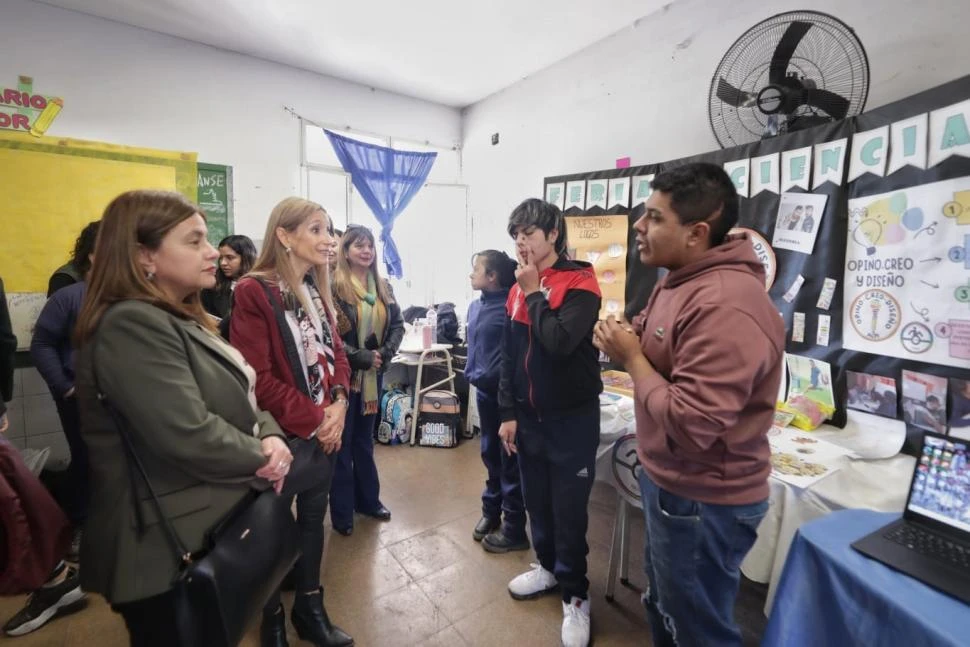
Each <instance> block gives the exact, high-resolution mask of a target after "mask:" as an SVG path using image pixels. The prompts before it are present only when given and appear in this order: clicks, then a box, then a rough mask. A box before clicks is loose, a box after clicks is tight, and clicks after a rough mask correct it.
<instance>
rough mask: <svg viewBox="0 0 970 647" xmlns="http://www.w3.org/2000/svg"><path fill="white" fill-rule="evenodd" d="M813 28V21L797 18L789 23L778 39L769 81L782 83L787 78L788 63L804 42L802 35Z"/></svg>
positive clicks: (772, 58)
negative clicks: (799, 45) (796, 49)
mask: <svg viewBox="0 0 970 647" xmlns="http://www.w3.org/2000/svg"><path fill="white" fill-rule="evenodd" d="M811 28H812V24H811V23H807V22H801V21H798V20H796V21H795V22H793V23H792V24H790V25H788V29H786V30H785V35H784V36H782V37H781V40H780V41H778V47H776V48H775V53H774V55H773V56H772V57H771V66H770V67H769V68H768V82H769V83H774V84H775V85H780V84H781V82H782V81H784V80H785V72H786V71H788V63H789V62H790V61H791V57H792V54H794V53H795V48H796V47H798V44H799V43H800V42H802V37H803V36H805V34H806V33H808V30H809V29H811Z"/></svg>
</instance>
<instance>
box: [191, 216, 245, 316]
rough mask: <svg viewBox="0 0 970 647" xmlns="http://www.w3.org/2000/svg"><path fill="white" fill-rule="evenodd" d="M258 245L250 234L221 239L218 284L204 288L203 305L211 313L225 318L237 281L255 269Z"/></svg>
mask: <svg viewBox="0 0 970 647" xmlns="http://www.w3.org/2000/svg"><path fill="white" fill-rule="evenodd" d="M255 262H256V245H254V244H253V241H252V240H250V239H249V237H248V236H240V235H238V234H237V235H233V236H226V237H225V238H223V239H222V240H221V241H219V270H218V271H217V272H216V286H215V287H214V288H212V289H211V290H202V307H203V308H205V311H206V312H208V313H209V314H210V315H213V316H216V317H218V318H219V319H225V318H226V315H228V314H229V308H230V306H231V305H232V291H233V290H234V289H235V287H236V282H237V281H238V280H239V279H241V278H242V277H243V276H245V275H246V274H248V273H249V270H251V269H253V264H254V263H255Z"/></svg>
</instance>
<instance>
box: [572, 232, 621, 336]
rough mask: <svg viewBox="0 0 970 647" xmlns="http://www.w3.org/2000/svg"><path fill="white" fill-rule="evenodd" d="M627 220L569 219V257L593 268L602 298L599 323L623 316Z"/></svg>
mask: <svg viewBox="0 0 970 647" xmlns="http://www.w3.org/2000/svg"><path fill="white" fill-rule="evenodd" d="M628 222H629V219H628V218H627V217H626V216H576V217H572V218H566V236H567V238H568V240H569V256H570V258H574V259H576V260H577V261H586V262H588V263H591V264H592V265H593V270H594V271H595V272H596V278H597V279H598V281H599V286H600V292H601V293H602V295H603V300H602V305H601V306H600V314H599V318H600V319H605V318H606V317H607V316H609V315H613V316H614V317H616V318H617V319H619V318H620V317H621V316H623V308H624V306H625V305H626V303H625V301H624V296H623V295H624V289H625V286H626V242H627V226H628Z"/></svg>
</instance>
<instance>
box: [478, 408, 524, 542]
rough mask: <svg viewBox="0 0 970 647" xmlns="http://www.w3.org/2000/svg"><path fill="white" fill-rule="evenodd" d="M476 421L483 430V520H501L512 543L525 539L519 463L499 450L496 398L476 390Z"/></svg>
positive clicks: (499, 423)
mask: <svg viewBox="0 0 970 647" xmlns="http://www.w3.org/2000/svg"><path fill="white" fill-rule="evenodd" d="M475 401H476V403H477V404H478V419H479V424H480V425H481V430H482V462H483V463H485V469H486V470H487V471H488V477H487V479H486V481H485V491H484V492H482V516H484V517H488V518H489V519H495V520H498V519H502V516H503V513H504V517H505V518H504V520H503V525H502V532H503V533H504V534H505V536H506V537H508V538H509V539H513V540H518V539H525V503H523V501H522V484H521V482H520V479H519V460H518V457H517V455H516V454H512V455H511V456H509V454H508V453H506V451H505V450H504V449H503V448H502V441H501V439H499V437H498V428H499V426H500V425H501V424H502V419H501V416H500V415H499V411H498V398H497V397H496V396H495V395H492V394H490V393H486V392H485V391H481V390H476V399H475Z"/></svg>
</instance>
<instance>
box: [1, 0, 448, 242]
mask: <svg viewBox="0 0 970 647" xmlns="http://www.w3.org/2000/svg"><path fill="white" fill-rule="evenodd" d="M0 14H2V15H0V43H2V51H3V56H0V86H4V87H16V83H17V76H18V75H21V74H25V75H28V76H32V77H33V78H34V89H35V91H36V92H38V93H40V94H47V95H58V96H61V97H64V101H65V107H64V111H63V112H62V113H61V114H60V116H59V117H58V118H57V120H56V121H55V122H54V125H53V126H52V127H51V130H50V131H49V132H48V134H49V135H54V136H67V137H75V138H80V139H91V140H98V141H104V142H111V143H115V144H125V145H130V146H146V147H150V148H163V149H169V150H184V151H194V152H197V153H198V154H199V161H203V162H212V163H217V164H229V165H231V166H232V167H233V172H234V180H235V182H234V191H235V208H234V216H235V224H236V232H237V233H242V234H246V235H249V236H253V237H255V238H262V237H263V228H264V226H265V223H266V218H267V217H268V215H269V212H270V210H271V209H272V207H273V205H274V204H275V203H276V202H278V201H279V200H280V199H281V198H283V197H286V196H288V195H295V194H299V192H300V173H299V169H300V139H299V137H300V127H299V121H298V120H297V119H296V118H294V117H293V116H291V115H289V114H287V113H286V112H284V110H283V106H284V105H286V106H290V107H291V108H293V109H294V110H295V111H296V112H297V113H299V114H301V115H303V116H305V117H307V118H309V119H312V120H313V121H315V122H318V123H331V124H339V125H351V126H353V127H354V128H356V129H358V130H365V131H373V132H378V133H382V134H387V135H391V136H394V137H401V138H410V139H414V140H417V141H425V140H429V141H432V142H435V143H442V144H450V143H457V142H458V141H459V139H460V133H461V116H460V113H459V112H458V111H457V110H455V109H452V108H447V107H444V106H440V105H436V104H432V103H428V102H424V101H419V100H416V99H411V98H407V97H403V96H400V95H395V94H390V93H387V92H379V91H373V90H371V89H370V88H367V87H364V86H361V85H357V84H354V83H349V82H345V81H340V80H337V79H333V78H330V77H325V76H321V75H318V74H313V73H310V72H304V71H301V70H297V69H294V68H291V67H286V66H283V65H278V64H275V63H270V62H267V61H263V60H260V59H256V58H252V57H249V56H243V55H240V54H233V53H230V52H225V51H222V50H218V49H214V48H211V47H207V46H204V45H198V44H195V43H190V42H188V41H184V40H181V39H178V38H172V37H169V36H163V35H161V34H156V33H154V32H150V31H145V30H142V29H137V28H134V27H128V26H126V25H122V24H120V23H115V22H111V21H107V20H102V19H100V18H93V17H90V16H86V15H83V14H79V13H76V12H72V11H67V10H64V9H58V8H54V7H50V6H47V5H42V4H38V3H35V2H30V1H29V0H3V10H2V12H0ZM214 28H218V26H214ZM320 32H321V38H325V37H326V28H324V27H321V30H320ZM324 206H326V205H324ZM93 215H94V214H92V217H93Z"/></svg>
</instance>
